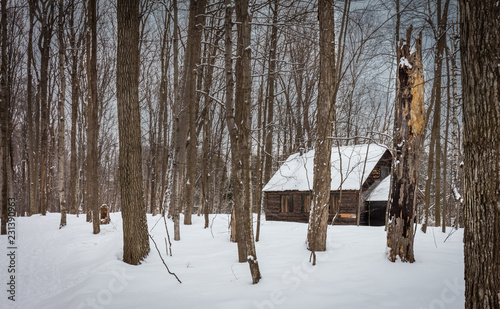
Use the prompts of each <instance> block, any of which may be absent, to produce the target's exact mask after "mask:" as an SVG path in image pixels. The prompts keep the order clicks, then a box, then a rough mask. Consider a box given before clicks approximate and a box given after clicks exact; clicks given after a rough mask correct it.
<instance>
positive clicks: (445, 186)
mask: <svg viewBox="0 0 500 309" xmlns="http://www.w3.org/2000/svg"><path fill="white" fill-rule="evenodd" d="M446 56H447V57H446V123H445V131H444V152H443V186H442V188H443V216H442V223H441V232H443V233H446V223H447V218H448V196H447V191H448V172H447V171H448V140H449V138H448V136H449V133H450V109H451V95H450V88H451V82H450V61H449V55H448V52H446Z"/></svg>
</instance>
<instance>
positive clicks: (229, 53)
mask: <svg viewBox="0 0 500 309" xmlns="http://www.w3.org/2000/svg"><path fill="white" fill-rule="evenodd" d="M225 4H226V14H225V23H224V28H225V53H224V60H225V72H226V101H225V106H226V122H227V127H228V130H229V133H230V138H231V136H234V137H236V132H233V130H236V128H235V127H234V126H235V123H236V120H235V115H234V113H235V111H236V110H235V106H234V78H233V60H232V57H233V35H232V33H233V22H232V17H233V6H232V3H231V0H225ZM231 132H233V133H231ZM231 134H232V135H231ZM230 144H231V159H232V162H234V160H233V157H234V156H235V155H237V147H236V144H234V143H233V142H231V143H230ZM235 149H236V154H235ZM236 162H237V165H236V166H237V167H233V166H232V169H231V184H236V188H235V187H234V186H233V194H232V198H233V211H232V215H231V240H232V241H235V240H236V242H237V243H238V261H239V262H240V263H243V262H245V261H246V258H247V254H246V244H245V239H244V234H243V233H242V226H241V225H240V226H237V225H236V217H237V216H238V215H240V213H241V212H242V211H241V210H240V209H239V208H238V207H240V206H242V201H241V200H240V199H241V198H242V193H243V192H241V191H242V188H241V187H240V184H239V183H237V179H235V177H236V173H237V172H238V171H240V172H241V168H242V167H241V166H239V164H240V162H238V161H236Z"/></svg>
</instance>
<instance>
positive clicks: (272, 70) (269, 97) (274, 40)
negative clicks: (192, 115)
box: [264, 1, 278, 183]
mask: <svg viewBox="0 0 500 309" xmlns="http://www.w3.org/2000/svg"><path fill="white" fill-rule="evenodd" d="M269 8H270V9H271V11H272V13H273V26H272V28H271V47H270V50H269V72H268V74H267V93H266V106H267V117H266V121H267V124H266V129H265V132H266V138H265V146H264V147H265V148H264V156H265V157H264V158H265V159H264V183H267V182H268V181H269V179H271V172H272V166H273V156H272V153H273V131H274V130H273V128H274V124H273V121H274V85H275V83H276V49H277V45H278V25H277V24H278V1H272V2H270V3H269Z"/></svg>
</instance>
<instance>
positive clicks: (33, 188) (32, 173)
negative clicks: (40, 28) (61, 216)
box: [26, 1, 38, 215]
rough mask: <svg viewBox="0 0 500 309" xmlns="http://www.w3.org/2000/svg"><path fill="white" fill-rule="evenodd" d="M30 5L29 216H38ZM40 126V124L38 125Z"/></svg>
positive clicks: (28, 90)
mask: <svg viewBox="0 0 500 309" xmlns="http://www.w3.org/2000/svg"><path fill="white" fill-rule="evenodd" d="M28 5H29V15H30V28H29V30H28V64H27V71H28V72H27V73H28V74H27V75H28V87H27V88H28V89H27V92H28V93H27V94H28V97H27V100H28V102H27V103H28V104H27V105H28V106H27V107H28V108H27V120H26V121H27V122H28V179H29V214H30V215H33V214H36V213H37V212H38V211H37V199H36V196H37V193H38V173H37V164H36V162H35V154H36V152H37V151H36V150H37V149H36V148H38V147H37V145H38V144H37V143H35V132H34V128H33V73H32V70H31V69H32V63H33V28H34V22H33V17H34V12H33V3H32V2H31V1H30V2H29V3H28ZM36 125H37V126H38V123H37V124H36Z"/></svg>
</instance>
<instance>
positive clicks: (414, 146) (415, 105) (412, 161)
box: [387, 26, 426, 263]
mask: <svg viewBox="0 0 500 309" xmlns="http://www.w3.org/2000/svg"><path fill="white" fill-rule="evenodd" d="M411 32H412V27H411V26H410V28H408V30H407V31H406V41H402V42H401V44H400V47H399V48H400V58H399V65H398V70H399V87H398V92H397V96H396V115H395V122H396V129H395V133H394V135H395V136H394V148H395V149H396V161H395V162H396V163H395V168H394V173H393V176H392V177H393V178H392V195H391V200H392V204H391V207H390V211H389V218H390V222H389V225H388V231H387V246H388V247H389V249H390V252H389V260H390V261H392V262H394V261H396V259H397V257H398V256H399V257H400V259H401V261H403V262H410V263H413V262H414V261H415V257H414V252H413V241H414V237H415V224H416V218H415V208H416V207H415V203H416V190H417V179H418V171H419V164H418V163H419V157H420V151H421V147H422V146H421V145H422V139H423V135H422V133H423V132H424V127H425V118H426V116H425V109H424V73H423V66H422V33H420V35H419V38H418V39H417V40H416V42H415V52H413V53H411V54H410V42H411Z"/></svg>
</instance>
